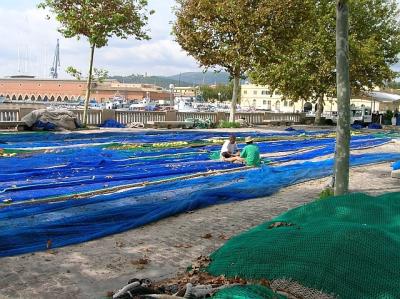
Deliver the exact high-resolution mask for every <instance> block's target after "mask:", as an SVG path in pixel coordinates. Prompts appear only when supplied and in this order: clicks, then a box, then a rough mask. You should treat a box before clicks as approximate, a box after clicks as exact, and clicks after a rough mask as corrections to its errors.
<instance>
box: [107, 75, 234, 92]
mask: <svg viewBox="0 0 400 299" xmlns="http://www.w3.org/2000/svg"><path fill="white" fill-rule="evenodd" d="M110 79H115V80H118V82H121V83H144V84H155V85H158V86H161V87H163V88H167V89H168V88H169V85H170V84H174V85H175V86H197V85H212V84H228V83H229V74H228V73H223V72H221V73H214V72H206V73H203V72H188V73H182V74H178V75H174V76H143V75H129V76H111V77H110Z"/></svg>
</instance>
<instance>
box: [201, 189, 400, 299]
mask: <svg viewBox="0 0 400 299" xmlns="http://www.w3.org/2000/svg"><path fill="white" fill-rule="evenodd" d="M369 183H371V184H373V182H369ZM211 260H212V262H211V263H210V265H209V267H208V268H207V269H206V270H207V271H208V272H209V273H211V274H212V275H215V276H219V275H225V276H226V277H236V276H238V277H241V278H244V279H250V280H260V279H267V280H269V281H271V282H274V281H281V282H282V283H278V285H281V286H282V285H285V284H286V285H287V286H286V288H289V289H290V288H292V289H296V292H297V295H299V296H300V295H302V296H303V297H304V298H311V297H314V298H333V297H338V298H364V299H368V298H380V299H383V298H399V297H400V289H399V285H400V284H399V282H400V270H399V269H400V193H391V194H385V195H382V196H379V197H372V196H367V195H364V194H351V195H347V196H341V197H334V198H328V199H325V200H318V201H315V202H312V203H310V204H307V205H304V206H301V207H299V208H296V209H293V210H290V211H289V212H287V213H285V214H282V215H281V216H279V217H277V218H275V219H274V220H272V221H269V222H266V223H264V224H261V225H259V226H257V227H255V228H253V229H251V230H249V231H247V232H245V233H243V234H241V235H238V236H236V237H234V238H232V239H231V240H229V241H228V242H227V243H226V244H225V245H224V246H223V247H221V248H220V249H219V250H217V251H216V252H214V253H213V254H212V255H211ZM281 289H282V287H281ZM319 291H322V293H323V294H326V295H327V296H326V297H324V296H322V295H321V296H314V295H315V294H317V293H318V292H319ZM241 292H243V289H241ZM292 293H293V292H292ZM322 293H321V294H322ZM307 294H314V295H313V296H311V295H307ZM328 295H329V296H328ZM224 298H225V297H224ZM232 298H235V297H232ZM240 298H250V297H240ZM255 298H258V297H255ZM261 298H269V297H261Z"/></svg>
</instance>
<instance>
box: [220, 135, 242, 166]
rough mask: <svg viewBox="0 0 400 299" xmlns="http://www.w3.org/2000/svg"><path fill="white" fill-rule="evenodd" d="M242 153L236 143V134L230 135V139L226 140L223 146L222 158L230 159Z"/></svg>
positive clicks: (224, 159)
mask: <svg viewBox="0 0 400 299" xmlns="http://www.w3.org/2000/svg"><path fill="white" fill-rule="evenodd" d="M239 155H240V152H239V149H238V146H237V144H236V137H235V135H231V136H229V140H227V141H225V142H224V145H223V146H222V148H221V160H223V161H230V160H231V158H234V157H237V156H239Z"/></svg>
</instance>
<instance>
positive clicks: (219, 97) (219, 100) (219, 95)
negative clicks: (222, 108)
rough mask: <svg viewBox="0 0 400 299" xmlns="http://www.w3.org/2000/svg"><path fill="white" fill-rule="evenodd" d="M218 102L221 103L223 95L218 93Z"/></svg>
mask: <svg viewBox="0 0 400 299" xmlns="http://www.w3.org/2000/svg"><path fill="white" fill-rule="evenodd" d="M218 102H221V93H220V92H219V93H218Z"/></svg>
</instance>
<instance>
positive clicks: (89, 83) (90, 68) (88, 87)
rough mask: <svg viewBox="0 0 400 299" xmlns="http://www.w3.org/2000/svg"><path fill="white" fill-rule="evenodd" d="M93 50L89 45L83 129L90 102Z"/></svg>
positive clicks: (92, 46)
mask: <svg viewBox="0 0 400 299" xmlns="http://www.w3.org/2000/svg"><path fill="white" fill-rule="evenodd" d="M94 48H95V46H94V45H90V64H89V76H88V79H87V86H86V99H85V110H84V111H83V126H84V127H86V125H87V123H88V109H89V101H90V89H91V87H92V72H93V57H94Z"/></svg>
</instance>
